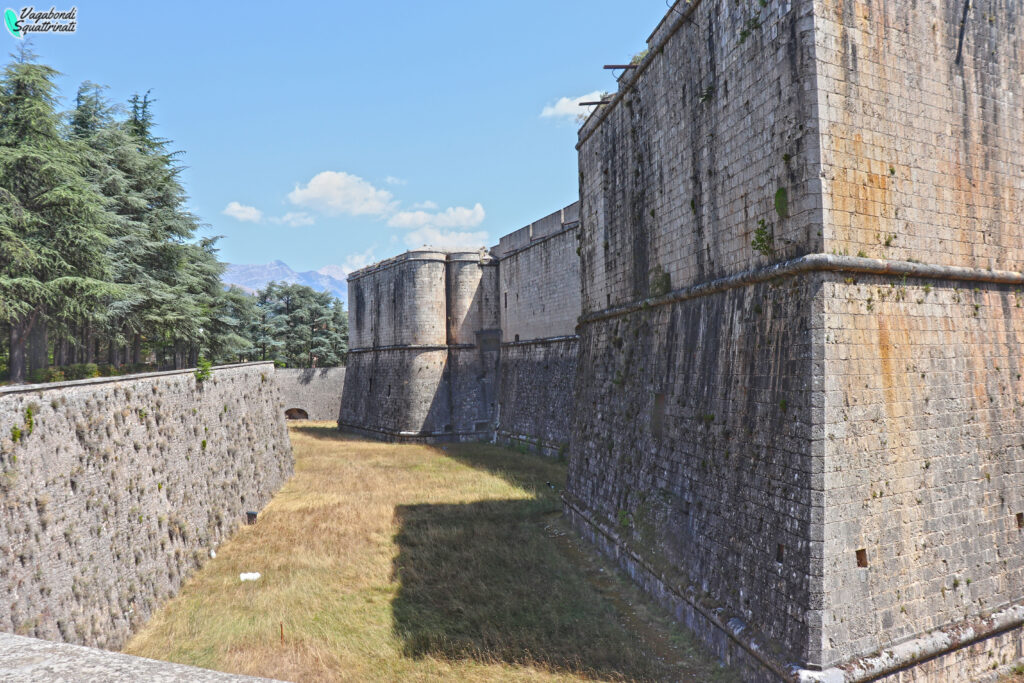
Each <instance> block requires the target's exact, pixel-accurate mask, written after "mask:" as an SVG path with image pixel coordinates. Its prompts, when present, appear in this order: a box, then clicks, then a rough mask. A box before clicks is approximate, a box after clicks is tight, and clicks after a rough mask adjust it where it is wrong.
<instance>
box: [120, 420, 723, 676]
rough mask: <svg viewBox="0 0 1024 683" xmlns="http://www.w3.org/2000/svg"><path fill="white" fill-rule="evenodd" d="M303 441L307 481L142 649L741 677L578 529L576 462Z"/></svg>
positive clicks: (348, 670)
mask: <svg viewBox="0 0 1024 683" xmlns="http://www.w3.org/2000/svg"><path fill="white" fill-rule="evenodd" d="M291 437H292V444H293V446H294V450H295V458H296V467H295V476H294V477H293V478H292V479H291V481H289V482H288V483H287V484H286V485H285V486H284V487H283V488H282V489H281V491H280V492H278V494H277V495H276V496H275V497H274V499H273V501H272V502H271V503H270V504H269V505H268V506H267V508H266V509H265V510H264V511H263V512H262V513H260V517H259V521H258V522H257V524H255V525H254V526H248V527H243V528H242V529H241V530H239V532H238V533H236V534H235V536H234V537H233V538H232V539H231V540H230V541H229V542H228V543H226V544H224V545H223V546H222V547H221V548H219V549H218V550H217V557H216V559H213V560H210V561H209V562H208V563H207V564H206V566H204V567H203V568H202V569H201V570H200V571H198V572H197V573H196V574H195V575H193V576H192V577H191V579H190V580H189V581H188V583H187V584H186V585H185V586H184V588H183V589H182V591H181V593H180V594H179V595H178V597H176V598H175V599H173V600H171V601H170V602H168V603H167V605H166V606H165V607H164V608H163V609H162V610H160V611H159V612H158V613H157V614H156V615H155V616H154V617H153V618H152V620H150V622H149V624H147V626H146V627H145V628H144V629H142V631H140V632H139V633H138V634H137V635H136V636H135V637H134V638H133V639H132V640H131V642H130V643H129V644H128V646H127V647H126V648H125V651H126V652H128V653H131V654H135V655H141V656H144V657H153V658H156V659H167V660H171V661H175V662H181V663H185V664H193V665H197V666H202V667H207V668H212V669H220V670H223V671H231V672H237V673H245V674H254V675H261V676H268V677H271V678H280V679H285V680H295V681H332V680H336V681H347V680H352V681H368V680H388V681H392V680H416V681H421V680H442V679H458V680H470V681H498V680H500V681H506V680H577V679H611V680H671V681H701V682H705V681H732V680H736V676H735V675H734V674H733V673H732V672H731V671H728V670H724V669H721V668H720V667H719V666H718V664H717V663H716V662H715V661H714V660H713V659H712V658H711V657H710V656H708V655H707V654H705V653H704V652H703V651H702V650H700V649H699V647H698V646H697V645H696V644H695V642H694V640H693V639H692V637H691V636H689V635H688V634H686V633H685V632H683V631H681V630H680V629H678V628H677V627H676V626H675V625H674V624H673V623H672V622H671V621H670V620H669V618H668V616H667V614H666V613H664V612H663V611H662V610H661V609H660V608H658V607H657V606H656V605H654V604H653V603H652V602H651V601H650V600H649V599H647V598H646V597H645V596H644V595H643V594H641V593H640V592H639V591H638V590H637V589H636V588H634V587H633V585H632V584H631V583H629V581H628V580H626V579H624V578H623V577H622V576H621V575H620V574H619V573H618V572H616V571H615V570H614V569H613V567H612V566H611V565H610V564H608V563H607V562H606V561H604V560H603V558H600V557H599V556H597V555H596V553H595V552H594V551H593V550H592V549H591V548H590V547H589V546H588V545H586V544H585V543H584V542H583V541H581V540H580V539H579V538H578V536H576V534H575V533H574V532H573V531H572V530H571V529H570V528H569V527H568V526H567V525H566V524H565V522H564V521H563V519H562V517H561V505H560V502H559V498H558V489H560V488H561V486H562V484H563V482H564V480H565V466H564V465H562V464H559V463H557V462H553V461H551V460H547V459H544V458H540V457H537V456H533V455H524V454H521V453H516V452H514V451H510V450H507V449H503V448H498V447H495V446H490V445H481V444H457V445H449V446H445V447H428V446H415V445H395V444H385V443H377V442H373V441H364V440H358V439H354V438H351V437H346V436H343V435H341V434H339V433H338V432H337V431H336V429H335V428H334V427H333V425H332V424H330V423H304V424H301V425H299V426H293V427H292V428H291ZM549 482H550V484H549ZM241 572H260V573H261V574H262V576H261V578H260V579H259V580H257V581H254V582H244V583H243V582H241V581H240V580H239V574H240V573H241ZM282 631H283V634H284V635H283V642H282V635H281V634H282Z"/></svg>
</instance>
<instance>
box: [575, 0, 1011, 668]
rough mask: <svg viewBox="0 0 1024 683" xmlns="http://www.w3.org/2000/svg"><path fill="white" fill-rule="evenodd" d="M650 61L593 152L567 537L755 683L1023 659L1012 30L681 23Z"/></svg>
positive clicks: (932, 10)
mask: <svg viewBox="0 0 1024 683" xmlns="http://www.w3.org/2000/svg"><path fill="white" fill-rule="evenodd" d="M940 5H941V6H940ZM649 48H650V50H649V53H648V55H647V56H646V57H645V58H644V60H643V61H642V62H641V63H640V64H639V65H638V67H637V68H636V69H633V70H630V71H627V72H626V73H625V74H624V75H623V76H622V78H621V79H620V85H619V91H618V93H616V94H615V96H614V97H613V99H612V102H611V103H610V104H609V105H606V106H603V107H601V108H599V109H598V110H597V112H595V114H594V115H592V116H591V117H590V119H589V120H588V121H587V122H586V123H585V124H584V126H583V128H582V129H581V131H580V142H579V145H578V149H579V156H580V199H581V205H580V254H581V263H580V272H581V283H582V287H581V289H582V311H583V314H582V317H581V320H580V325H579V328H578V331H579V335H580V338H579V348H580V352H579V353H580V356H579V362H578V371H577V382H576V401H577V405H578V406H586V410H580V409H577V411H576V413H575V418H574V426H573V436H572V439H571V444H570V478H569V484H568V491H567V494H566V508H567V512H568V513H569V514H570V517H571V518H572V519H573V521H574V523H576V524H577V525H578V526H579V527H580V528H581V530H583V531H584V533H586V534H587V535H588V536H589V537H591V538H594V539H595V540H596V541H598V545H599V546H600V547H602V548H603V549H604V550H605V551H606V552H609V553H610V554H612V555H614V556H616V557H618V558H619V560H620V562H622V564H623V566H624V567H626V568H627V570H628V571H630V573H631V574H633V575H634V576H635V577H636V578H637V580H638V582H640V583H641V585H644V586H645V587H646V588H648V589H649V590H651V592H653V593H654V594H656V595H657V596H659V598H661V599H663V600H664V601H665V602H666V604H668V605H669V606H670V607H672V608H673V609H674V610H677V613H678V614H680V617H681V618H682V619H683V620H684V621H686V622H687V623H689V624H691V625H692V626H694V627H695V628H696V630H697V631H698V633H701V634H702V635H703V636H704V637H705V638H706V639H707V641H708V642H709V644H711V645H712V646H713V647H714V648H715V649H716V651H718V652H719V653H720V654H721V655H722V656H723V657H727V658H732V659H735V660H737V661H738V662H739V663H740V665H741V666H743V667H745V670H746V671H747V672H748V674H749V675H750V676H751V678H754V679H758V680H761V679H764V678H777V679H794V680H803V681H811V680H828V681H860V680H894V681H895V680H928V681H954V680H956V681H961V680H976V679H981V678H982V677H984V676H989V675H991V672H992V671H994V670H997V669H999V668H1000V667H1005V666H1006V665H1007V664H1009V663H1011V662H1013V661H1014V660H1017V659H1019V658H1020V657H1021V654H1022V645H1024V641H1022V638H1021V624H1022V623H1024V611H1022V610H1024V575H1022V572H1024V536H1022V535H1021V534H1022V533H1024V531H1022V529H1024V475H1022V473H1024V450H1022V444H1024V422H1022V421H1021V413H1020V411H1021V406H1020V404H1019V401H1018V400H1017V397H1018V395H1019V394H1020V393H1021V390H1022V389H1024V385H1022V384H1020V382H1021V379H1020V376H1019V373H1018V369H1017V365H1018V364H1019V359H1020V358H1021V357H1022V355H1024V345H1022V341H1024V338H1022V336H1021V335H1022V333H1024V329H1022V328H1021V325H1022V324H1024V315H1022V314H1021V313H1020V311H1021V310H1024V309H1022V308H1020V304H1021V303H1024V302H1021V301H1020V299H1021V296H1022V295H1021V293H1020V287H1021V285H1022V284H1024V275H1021V271H1024V261H1022V259H1021V258H1020V256H1021V251H1020V249H1021V242H1022V239H1024V228H1022V226H1024V222H1022V217H1024V161H1022V157H1021V155H1020V150H1021V149H1024V110H1022V109H1021V107H1020V102H1021V101H1024V81H1022V80H1021V78H1020V74H1021V73H1022V72H1024V69H1022V66H1024V12H1021V10H1020V7H1019V6H1018V5H1017V4H1016V3H1012V2H1006V1H1005V0H975V1H973V2H956V3H945V4H942V3H938V4H936V3H918V2H913V3H912V2H900V1H897V2H890V3H877V2H870V1H866V0H843V1H842V2H840V1H839V0H790V1H788V2H768V3H753V2H752V3H729V2H724V1H714V0H703V1H699V0H698V1H697V2H686V1H684V0H683V1H680V2H677V3H676V4H675V6H674V7H673V8H672V10H671V11H670V12H669V13H668V14H667V15H666V17H665V19H664V20H663V22H662V23H661V24H660V25H659V26H658V27H657V28H656V30H655V32H654V34H653V35H652V36H651V38H650V39H649ZM683 603H685V605H683ZM723 636H724V637H725V638H727V639H728V640H729V641H731V642H732V643H733V645H730V646H723V645H722V643H723V642H724V641H723V640H722V638H723ZM754 672H759V673H754Z"/></svg>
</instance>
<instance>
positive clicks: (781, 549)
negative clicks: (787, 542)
mask: <svg viewBox="0 0 1024 683" xmlns="http://www.w3.org/2000/svg"><path fill="white" fill-rule="evenodd" d="M785 554H786V546H784V545H782V544H781V543H780V544H779V545H778V546H777V547H776V548H775V561H776V562H778V563H779V564H782V557H783V555H785Z"/></svg>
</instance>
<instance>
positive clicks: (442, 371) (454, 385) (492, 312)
mask: <svg viewBox="0 0 1024 683" xmlns="http://www.w3.org/2000/svg"><path fill="white" fill-rule="evenodd" d="M496 266H497V264H496V261H495V260H494V259H493V258H491V257H490V256H488V255H487V254H486V252H485V250H480V251H479V252H444V251H435V250H419V251H410V252H406V253H405V254H402V255H400V256H396V257H394V258H391V259H388V260H387V261H382V262H381V263H378V264H375V265H373V266H369V267H367V268H364V269H362V270H358V271H355V272H354V273H352V274H351V275H349V279H348V280H349V301H350V315H351V322H350V340H349V356H348V365H347V366H346V371H345V385H344V391H343V394H342V401H341V414H340V417H339V420H338V424H339V426H340V427H343V428H349V429H354V430H358V431H361V432H366V433H370V434H376V435H381V436H387V437H402V438H414V439H477V438H481V437H482V436H485V435H487V434H489V433H490V432H491V431H493V419H494V406H495V401H496V396H495V389H496V387H495V383H496V373H497V364H498V355H499V352H500V330H499V329H498V310H497V289H496V282H497V274H496V270H497V267H496Z"/></svg>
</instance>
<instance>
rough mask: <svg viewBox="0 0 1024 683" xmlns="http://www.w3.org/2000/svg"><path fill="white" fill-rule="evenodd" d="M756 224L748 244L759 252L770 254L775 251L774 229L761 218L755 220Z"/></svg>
mask: <svg viewBox="0 0 1024 683" xmlns="http://www.w3.org/2000/svg"><path fill="white" fill-rule="evenodd" d="M757 226H758V227H757V229H756V230H754V239H753V240H751V242H750V246H752V247H753V248H754V251H756V252H758V253H759V254H763V255H765V256H771V255H772V254H774V253H775V231H774V230H773V229H772V226H771V225H769V224H768V222H767V221H765V219H763V218H762V219H761V220H759V221H758V222H757Z"/></svg>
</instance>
